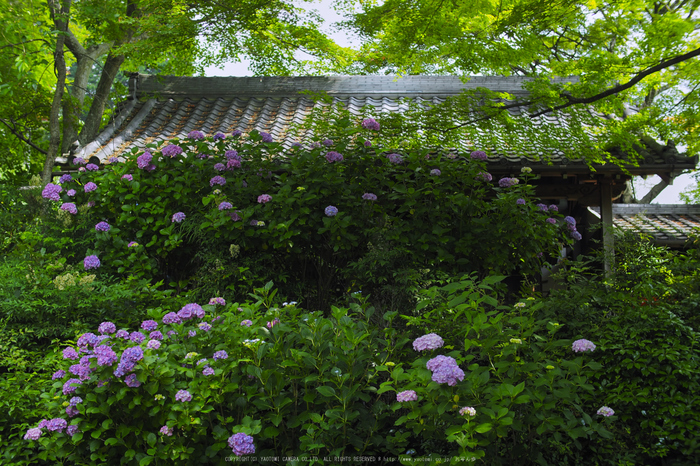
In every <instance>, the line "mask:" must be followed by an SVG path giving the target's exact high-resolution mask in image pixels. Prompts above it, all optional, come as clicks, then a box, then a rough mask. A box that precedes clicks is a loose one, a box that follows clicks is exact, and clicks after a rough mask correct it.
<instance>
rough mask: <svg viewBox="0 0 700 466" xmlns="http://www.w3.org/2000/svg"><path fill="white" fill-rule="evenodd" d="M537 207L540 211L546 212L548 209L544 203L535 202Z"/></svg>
mask: <svg viewBox="0 0 700 466" xmlns="http://www.w3.org/2000/svg"><path fill="white" fill-rule="evenodd" d="M537 208H538V209H539V210H540V212H548V211H549V208H548V207H547V206H546V205H544V204H537Z"/></svg>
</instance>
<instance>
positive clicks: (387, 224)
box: [56, 113, 570, 309]
mask: <svg viewBox="0 0 700 466" xmlns="http://www.w3.org/2000/svg"><path fill="white" fill-rule="evenodd" d="M329 131H331V132H332V134H328V135H327V136H328V139H329V140H332V145H333V150H332V151H329V150H328V147H326V146H324V145H322V144H320V143H319V144H317V145H312V146H311V147H309V148H300V147H296V148H294V150H293V151H291V152H289V153H284V152H283V151H282V148H281V146H280V145H279V144H278V143H275V142H266V141H265V140H263V138H262V136H261V134H259V133H257V132H255V131H253V132H252V134H251V135H250V137H249V138H247V139H245V138H242V137H240V136H236V137H232V138H227V139H221V138H216V139H215V138H211V137H209V138H199V137H197V138H193V137H188V138H186V139H182V140H178V139H175V140H171V141H169V142H168V143H167V144H164V145H161V146H160V148H159V147H158V145H156V144H150V145H148V146H147V149H146V150H147V151H148V152H145V153H143V152H139V151H138V150H136V149H134V150H133V151H132V153H131V154H129V155H128V157H127V160H126V161H124V162H122V163H112V164H108V165H107V166H105V167H104V169H103V170H101V171H98V172H87V171H86V172H82V173H78V174H76V175H75V176H74V177H73V178H72V180H70V181H67V182H65V183H64V184H63V185H62V186H63V187H64V188H65V189H64V190H63V191H62V192H61V193H59V194H56V195H57V196H61V201H60V202H65V201H68V200H70V201H71V202H74V203H76V204H77V205H79V206H80V207H79V209H78V210H79V213H78V214H77V215H76V216H71V215H70V214H68V213H64V215H65V216H68V217H67V218H69V220H70V222H71V223H70V224H71V226H70V228H73V229H75V230H76V231H79V232H81V233H84V234H85V238H88V239H90V238H92V239H94V241H92V243H91V244H90V245H89V246H88V247H87V248H86V249H87V250H84V249H83V250H81V251H80V254H82V257H81V258H80V259H81V260H82V258H84V257H88V256H96V257H97V258H98V259H99V261H100V267H99V269H96V270H98V272H100V273H114V274H134V275H136V276H139V277H144V278H148V279H155V280H164V282H165V283H166V284H172V286H174V287H179V288H181V289H182V288H185V289H192V288H193V287H197V286H199V287H207V286H209V285H207V283H206V279H207V277H210V276H211V274H210V273H209V272H203V269H204V270H207V269H211V268H212V266H213V268H214V269H217V270H218V269H219V268H220V266H223V267H224V268H225V271H224V272H223V274H225V275H226V276H227V277H228V279H229V282H228V283H221V286H226V288H227V289H226V290H223V289H222V290H218V291H219V292H221V293H224V292H227V293H232V292H236V293H238V296H244V295H245V292H247V291H251V290H250V286H251V285H250V274H252V276H253V278H254V279H255V281H257V282H258V283H264V282H265V281H268V280H270V279H275V280H276V282H277V283H278V284H279V285H280V286H281V287H282V290H283V292H284V294H287V295H290V294H291V293H298V292H299V291H301V293H302V294H301V295H298V294H297V296H300V297H301V298H303V299H304V301H305V302H306V303H307V304H308V305H309V307H310V308H319V309H322V308H327V307H328V305H329V303H331V302H333V300H334V299H335V298H337V297H338V296H339V294H340V293H342V292H345V291H346V290H347V289H348V288H349V287H350V281H351V280H354V281H355V282H356V285H357V287H360V288H362V289H364V290H366V291H368V292H373V291H374V290H373V289H372V287H373V286H374V283H375V280H374V277H373V273H372V272H371V271H372V270H378V269H381V268H382V267H383V266H385V265H387V262H386V260H385V259H384V258H383V257H382V255H377V254H376V253H374V252H372V251H373V248H375V249H374V251H375V252H376V247H378V246H379V245H381V247H382V248H387V249H391V250H395V251H398V252H399V253H400V257H397V258H396V260H399V261H400V262H401V263H402V264H403V265H402V270H405V271H408V270H426V271H429V272H427V273H428V278H429V279H433V278H434V277H436V276H439V275H441V274H451V275H452V274H456V273H463V272H470V271H478V272H479V273H480V274H481V276H485V275H488V274H491V273H508V274H510V273H520V272H522V273H529V272H533V271H539V267H540V265H541V263H542V260H543V259H542V258H541V257H540V255H539V253H545V254H547V253H556V251H558V250H559V245H560V244H561V243H562V242H566V241H570V239H567V238H568V236H567V235H566V232H567V228H566V227H565V226H564V224H563V223H561V224H559V223H557V221H555V220H554V217H552V218H551V219H549V220H548V215H546V214H544V213H542V212H540V211H539V209H538V208H537V207H536V206H535V201H534V200H532V197H533V189H532V187H531V186H529V185H527V184H526V183H519V184H515V182H517V181H518V179H517V178H508V180H510V181H509V182H508V183H501V185H502V186H499V185H498V184H497V183H496V182H493V183H491V182H488V181H486V179H485V178H484V177H483V176H481V173H482V172H484V171H485V169H486V168H485V162H484V161H483V160H480V159H472V158H468V159H467V158H461V159H458V158H454V157H452V158H451V157H442V156H440V155H439V154H438V155H436V154H432V155H431V154H429V152H428V151H402V154H401V156H400V157H399V158H396V157H394V158H392V159H391V160H390V159H389V158H388V157H385V155H386V154H387V153H389V152H391V151H389V150H388V149H387V150H383V149H381V142H380V141H376V142H377V143H376V144H374V145H373V147H375V148H376V149H374V148H373V149H368V148H366V147H364V146H359V147H358V146H357V145H356V141H357V138H358V137H360V136H362V135H363V134H365V133H366V132H367V130H365V129H363V128H362V127H361V126H360V125H359V122H357V124H355V122H353V121H352V120H351V119H350V116H349V114H347V113H346V114H338V115H337V118H336V120H335V124H334V125H333V126H332V128H330V129H329ZM175 146H177V147H178V148H179V149H180V150H181V151H176V152H177V154H175V153H174V152H173V151H172V150H171V149H169V148H171V147H175ZM164 152H165V153H164ZM329 154H332V157H331V158H330V159H329ZM334 154H339V156H336V155H334ZM390 155H396V154H390ZM144 157H145V158H144ZM397 157H398V156H397ZM331 159H332V160H331ZM329 160H331V161H329ZM392 160H393V162H392ZM396 162H398V163H396ZM222 166H224V167H225V170H224V171H220V169H221V168H222ZM435 169H439V170H440V172H441V175H440V176H434V175H431V174H430V172H431V170H435ZM127 175H128V176H127ZM528 177H529V175H527V174H524V175H523V176H522V179H523V181H527V179H528ZM513 180H514V181H513ZM88 185H90V186H91V187H94V189H91V190H89V191H86V190H85V189H82V188H84V187H87V186H88ZM70 188H74V189H75V191H76V194H75V196H73V197H71V198H70V199H69V198H68V195H67V194H66V193H67V191H68V190H69V189H70ZM518 199H520V200H524V199H527V200H528V202H527V203H525V204H522V203H517V202H516V201H518ZM93 204H94V205H93ZM89 205H92V206H91V207H88V206H89ZM222 206H223V207H222ZM329 213H330V214H329ZM552 215H556V214H552ZM101 222H106V223H107V224H108V225H110V229H109V231H105V228H104V225H103V224H102V223H101ZM552 222H553V223H552ZM96 225H102V227H101V228H100V229H99V230H100V231H95V226H96ZM133 243H136V245H135V246H132V247H129V245H130V244H133ZM232 248H234V249H235V250H236V251H238V253H237V257H235V258H234V257H230V254H229V253H230V251H231V250H232ZM76 254H78V253H76ZM213 258H214V259H213ZM212 260H213V261H214V263H212V262H211V261H212ZM390 260H394V259H390ZM93 262H94V264H97V262H96V261H94V260H93V259H91V264H92V263H93ZM214 264H220V266H219V265H214ZM349 270H351V271H352V272H348V271H349ZM273 271H274V272H273ZM287 277H294V280H293V281H292V280H290V283H289V284H286V283H285V280H286V278H287ZM382 278H383V281H385V282H386V283H387V284H391V283H393V282H394V277H393V271H391V272H389V273H387V276H385V277H382ZM192 279H194V280H196V282H195V281H192V282H189V280H192ZM262 280H264V281H262ZM231 281H233V283H231ZM292 282H293V283H292ZM382 286H383V285H382ZM402 286H403V285H402ZM415 286H417V287H420V285H417V284H416V285H415ZM237 287H239V288H242V289H237ZM299 287H301V290H300V289H299ZM203 297H204V296H203Z"/></svg>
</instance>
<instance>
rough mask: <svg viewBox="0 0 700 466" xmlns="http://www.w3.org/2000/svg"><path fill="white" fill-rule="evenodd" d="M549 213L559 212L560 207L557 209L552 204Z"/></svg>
mask: <svg viewBox="0 0 700 466" xmlns="http://www.w3.org/2000/svg"><path fill="white" fill-rule="evenodd" d="M549 211H550V212H559V207H557V206H556V205H555V204H552V205H550V206H549Z"/></svg>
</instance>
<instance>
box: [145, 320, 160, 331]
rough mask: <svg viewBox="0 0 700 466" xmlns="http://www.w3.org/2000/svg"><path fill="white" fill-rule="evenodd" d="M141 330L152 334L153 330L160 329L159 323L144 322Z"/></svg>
mask: <svg viewBox="0 0 700 466" xmlns="http://www.w3.org/2000/svg"><path fill="white" fill-rule="evenodd" d="M141 328H142V329H144V330H145V331H147V332H152V331H153V330H155V329H157V328H158V322H156V321H155V320H144V321H143V322H142V323H141Z"/></svg>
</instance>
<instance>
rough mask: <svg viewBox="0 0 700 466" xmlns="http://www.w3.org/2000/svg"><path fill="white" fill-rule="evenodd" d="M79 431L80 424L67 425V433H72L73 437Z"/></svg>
mask: <svg viewBox="0 0 700 466" xmlns="http://www.w3.org/2000/svg"><path fill="white" fill-rule="evenodd" d="M77 433H78V426H77V425H71V426H68V427H66V435H70V436H71V437H72V436H73V435H75V434H77Z"/></svg>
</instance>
